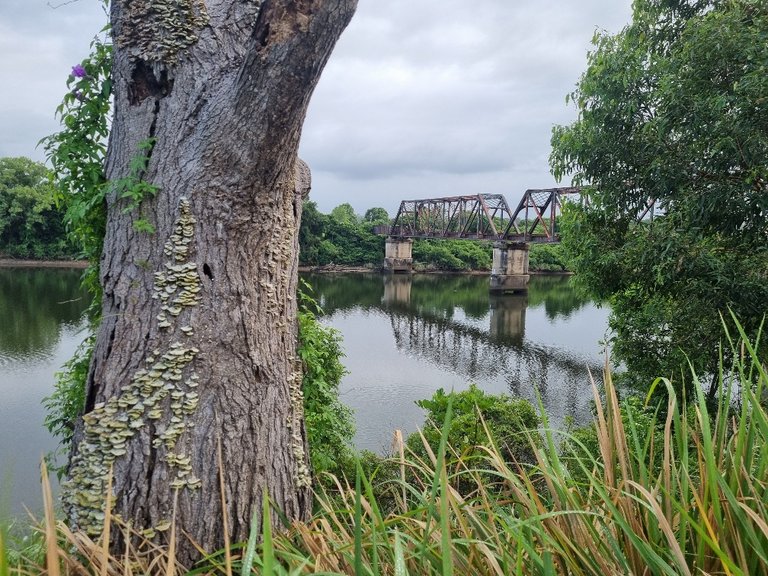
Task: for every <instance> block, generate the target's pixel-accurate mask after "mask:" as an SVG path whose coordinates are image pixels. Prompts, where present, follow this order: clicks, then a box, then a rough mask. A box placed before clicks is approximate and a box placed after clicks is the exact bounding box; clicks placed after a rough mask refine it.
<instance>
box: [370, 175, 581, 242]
mask: <svg viewBox="0 0 768 576" xmlns="http://www.w3.org/2000/svg"><path fill="white" fill-rule="evenodd" d="M579 192H580V190H579V189H578V188H548V189H531V190H526V192H525V194H524V195H523V197H522V199H521V200H520V203H519V204H518V206H517V209H516V210H515V211H514V212H512V211H511V210H510V209H509V205H508V204H507V201H506V199H505V198H504V196H502V195H501V194H474V195H467V196H450V197H445V198H427V199H422V200H404V201H402V202H401V203H400V208H399V210H398V211H397V215H396V216H395V219H394V220H393V222H392V226H377V227H376V229H375V231H376V233H377V234H383V235H387V236H393V237H398V238H456V239H467V240H489V241H496V242H526V243H528V242H557V241H558V237H557V227H556V221H557V216H558V214H559V210H560V206H561V200H562V196H563V195H568V194H578V193H579ZM520 218H523V220H522V221H520Z"/></svg>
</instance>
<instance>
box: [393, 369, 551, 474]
mask: <svg viewBox="0 0 768 576" xmlns="http://www.w3.org/2000/svg"><path fill="white" fill-rule="evenodd" d="M416 404H418V405H419V407H421V408H423V409H424V410H425V411H426V425H425V426H424V428H423V429H422V431H421V433H416V434H411V435H409V436H408V438H407V440H406V443H407V445H408V447H409V448H410V449H411V450H412V451H413V452H414V453H415V454H417V455H420V456H424V455H425V447H424V441H426V442H427V443H428V444H429V446H430V447H431V449H432V451H433V452H435V453H436V452H437V450H438V447H439V445H440V440H441V438H442V437H443V436H445V437H446V439H447V442H448V444H449V445H450V446H451V448H452V450H454V451H455V452H456V453H457V454H461V455H464V456H468V455H471V454H473V453H477V450H478V447H479V446H491V444H493V445H495V446H496V449H497V450H498V452H499V454H501V455H502V456H503V457H504V459H505V461H506V462H507V463H508V464H509V465H510V466H514V465H516V464H517V463H521V462H527V463H531V462H533V460H534V457H533V451H532V450H531V439H530V435H534V436H536V435H537V433H536V432H535V430H536V428H537V427H538V426H539V423H540V420H539V416H538V414H537V413H536V409H535V408H534V407H533V405H531V403H530V402H528V401H527V400H523V399H520V398H512V397H510V396H508V395H506V394H487V393H485V392H483V390H481V389H480V388H478V387H477V386H476V385H475V384H471V385H470V387H469V388H468V389H467V390H462V391H461V392H451V393H449V394H446V393H445V391H444V390H443V389H442V388H441V389H439V390H438V391H437V392H435V393H434V394H433V395H432V398H430V399H428V400H420V401H418V402H417V403H416ZM449 406H450V407H451V412H452V415H451V418H450V423H449V424H448V428H447V429H444V422H446V421H447V416H448V409H449ZM489 435H490V437H489Z"/></svg>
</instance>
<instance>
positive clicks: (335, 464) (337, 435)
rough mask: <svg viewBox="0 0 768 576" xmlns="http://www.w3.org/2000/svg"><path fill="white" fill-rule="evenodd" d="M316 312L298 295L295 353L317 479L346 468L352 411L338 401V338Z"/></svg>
mask: <svg viewBox="0 0 768 576" xmlns="http://www.w3.org/2000/svg"><path fill="white" fill-rule="evenodd" d="M305 289H306V290H308V287H306V286H305ZM317 310H318V307H317V304H316V302H315V301H314V300H313V299H312V298H311V297H310V296H309V295H308V294H307V293H306V292H302V293H301V310H300V312H299V349H298V353H299V357H300V358H301V362H302V367H303V371H304V377H303V381H302V385H303V390H304V419H305V422H306V426H307V438H308V441H309V458H310V462H311V463H312V471H313V472H314V474H315V475H316V477H319V476H320V475H321V474H322V473H323V472H332V473H338V472H339V471H340V470H342V469H343V468H344V467H348V466H349V463H350V462H351V461H352V458H353V454H352V437H353V436H354V434H355V425H354V417H353V414H352V410H350V409H349V408H348V407H347V406H344V405H343V404H342V403H341V401H340V400H339V384H340V383H341V379H342V377H343V376H344V374H346V370H345V369H344V365H343V364H342V363H341V358H342V357H343V356H344V351H343V350H342V348H341V335H340V334H339V332H338V330H336V329H334V328H331V327H329V326H324V325H323V324H321V323H320V322H319V321H318V319H317V316H316V314H315V312H316V311H317Z"/></svg>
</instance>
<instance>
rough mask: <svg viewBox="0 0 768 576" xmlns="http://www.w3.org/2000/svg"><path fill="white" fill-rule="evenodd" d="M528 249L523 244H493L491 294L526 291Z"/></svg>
mask: <svg viewBox="0 0 768 576" xmlns="http://www.w3.org/2000/svg"><path fill="white" fill-rule="evenodd" d="M528 249H529V245H528V244H526V243H524V242H495V243H494V244H493V268H491V286H490V290H491V292H492V293H503V292H527V291H528V279H529V278H530V276H529V275H528Z"/></svg>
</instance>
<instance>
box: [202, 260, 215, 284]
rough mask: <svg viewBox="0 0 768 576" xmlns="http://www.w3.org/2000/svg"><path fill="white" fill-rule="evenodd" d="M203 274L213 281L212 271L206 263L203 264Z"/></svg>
mask: <svg viewBox="0 0 768 576" xmlns="http://www.w3.org/2000/svg"><path fill="white" fill-rule="evenodd" d="M203 274H205V275H206V276H208V278H209V279H210V280H211V281H213V272H211V267H210V266H208V264H207V263H206V264H203Z"/></svg>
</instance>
